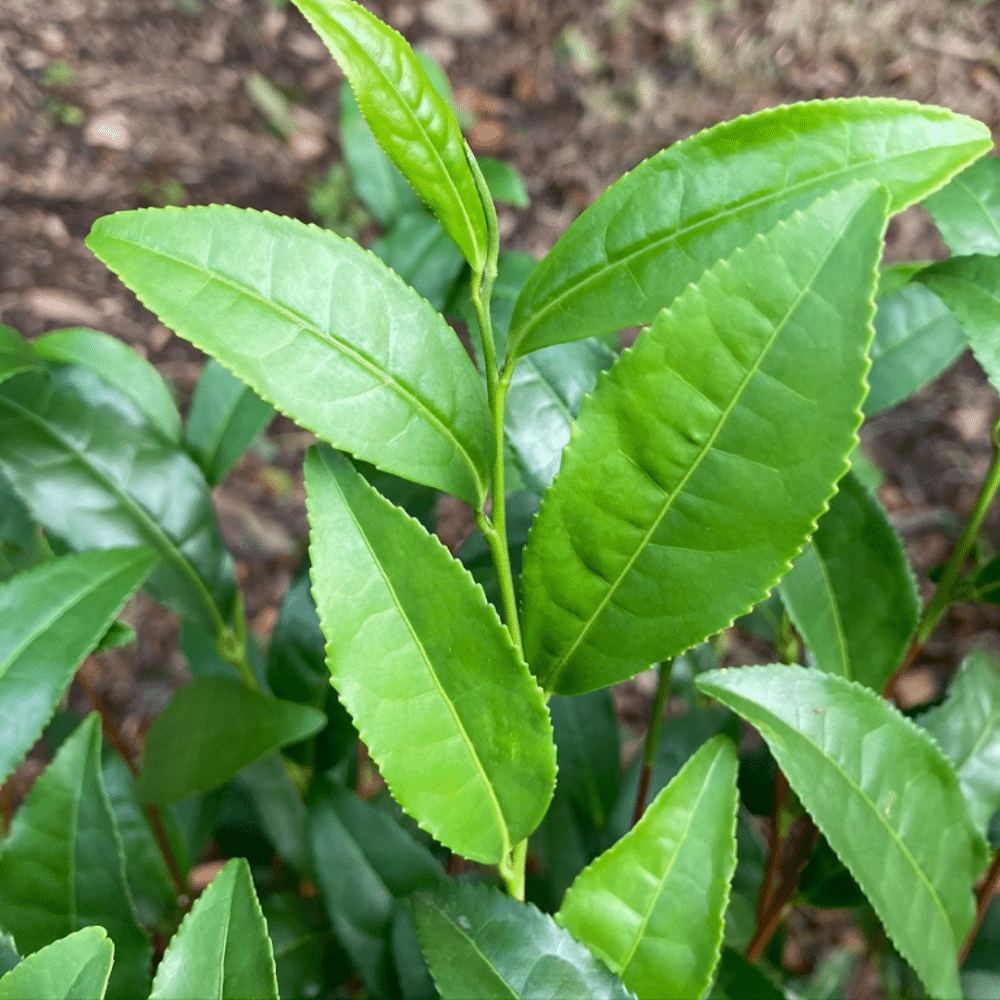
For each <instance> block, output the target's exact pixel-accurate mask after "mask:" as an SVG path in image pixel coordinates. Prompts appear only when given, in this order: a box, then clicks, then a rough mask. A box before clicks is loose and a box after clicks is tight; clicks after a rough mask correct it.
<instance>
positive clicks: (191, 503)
mask: <svg viewBox="0 0 1000 1000" xmlns="http://www.w3.org/2000/svg"><path fill="white" fill-rule="evenodd" d="M0 469H2V471H3V472H4V474H5V476H6V477H7V479H8V480H9V481H10V484H11V486H12V487H13V488H14V489H15V490H16V492H17V493H18V495H19V496H20V497H21V499H22V500H23V501H24V502H25V504H26V505H27V506H28V507H29V508H30V509H31V511H32V513H33V515H34V516H35V518H36V519H37V520H38V521H39V522H40V523H41V524H43V525H44V526H45V528H46V529H47V530H49V531H51V532H52V533H53V534H55V535H57V536H59V537H60V538H62V539H63V540H64V541H65V542H66V543H67V544H68V545H69V546H71V547H72V548H75V549H80V550H85V549H110V548H117V547H124V546H131V547H136V546H148V547H150V548H152V549H154V550H155V551H156V553H157V554H158V555H159V557H160V564H159V566H158V567H157V568H156V570H155V571H154V572H153V573H152V574H151V575H150V577H149V579H148V580H147V582H146V587H147V589H148V590H149V592H150V593H151V594H152V595H153V596H154V597H155V598H156V599H157V600H158V601H161V602H162V603H163V604H165V605H166V606H167V607H169V608H170V609H171V610H173V611H176V612H177V613H178V614H180V615H183V616H186V617H190V618H193V619H195V620H197V621H200V622H202V623H203V624H204V626H205V627H206V628H209V629H211V630H212V631H213V632H216V631H218V630H219V629H220V628H221V627H222V624H223V619H225V618H227V617H228V613H229V608H230V605H231V603H232V598H233V593H234V589H235V576H234V571H233V563H232V559H231V558H230V557H229V553H228V552H227V551H226V549H225V546H224V545H223V542H222V538H221V536H220V535H219V529H218V525H217V524H216V520H215V511H214V509H213V507H212V502H211V497H210V496H209V492H208V487H207V485H206V483H205V479H204V477H203V476H202V474H201V472H200V470H199V469H198V467H197V466H196V465H195V464H194V462H193V461H192V460H191V459H190V458H189V457H188V455H187V454H186V453H185V452H183V451H181V450H180V449H179V448H178V447H177V446H176V445H173V444H170V443H169V442H168V441H166V440H165V439H164V438H162V437H161V436H160V435H159V434H158V433H155V432H151V430H150V427H149V424H148V423H147V422H146V420H145V418H144V417H143V415H142V414H141V413H140V412H139V410H137V409H136V408H135V407H134V406H133V405H132V403H131V402H130V401H129V400H128V399H126V398H125V397H124V396H122V395H121V393H119V392H118V391H117V390H115V389H114V388H112V387H111V386H109V385H106V384H105V383H103V382H101V381H100V380H99V379H98V378H97V377H96V376H95V375H92V374H91V373H90V372H88V371H85V370H84V369H82V368H78V367H76V366H66V367H63V368H60V369H59V370H57V371H55V372H53V373H52V374H51V376H50V377H47V376H44V375H40V374H34V373H28V374H24V375H19V376H18V377H17V378H15V379H11V380H10V381H9V382H7V383H5V384H4V385H3V386H2V387H0Z"/></svg>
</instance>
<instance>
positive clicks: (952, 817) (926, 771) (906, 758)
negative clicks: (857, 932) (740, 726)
mask: <svg viewBox="0 0 1000 1000" xmlns="http://www.w3.org/2000/svg"><path fill="white" fill-rule="evenodd" d="M698 686H699V687H700V688H701V689H702V691H704V692H705V693H706V694H710V695H712V696H713V697H715V698H718V699H719V700H720V701H723V702H724V703H725V704H727V705H729V706H730V707H731V708H732V709H733V710H734V711H737V712H739V714H740V715H742V716H743V718H745V719H746V720H747V721H748V722H750V723H751V724H752V725H753V726H755V727H756V728H757V730H758V731H759V732H760V734H761V736H763V738H764V739H765V740H766V741H767V744H768V746H770V748H771V752H772V753H773V754H774V757H775V760H776V761H777V762H778V766H779V767H780V768H781V769H782V771H784V773H785V776H786V777H787V778H788V783H789V785H791V787H792V789H793V790H794V791H795V793H796V795H797V796H798V797H799V800H800V801H801V802H802V805H803V806H804V807H805V808H806V810H807V811H808V812H809V814H810V816H812V818H813V820H814V821H815V823H816V826H817V827H819V829H820V831H821V832H822V833H823V834H824V836H825V837H826V839H827V840H828V841H829V842H830V846H831V847H832V848H833V849H834V851H836V853H837V855H838V856H839V857H840V859H841V860H842V861H843V862H844V864H845V865H846V866H847V868H848V869H849V871H850V872H851V874H852V875H853V876H854V878H855V879H856V880H857V883H858V885H860V886H861V888H862V890H863V891H864V893H865V895H866V896H867V897H868V900H869V902H870V903H871V904H872V907H873V908H874V910H875V912H876V913H877V914H878V916H879V919H880V920H881V921H882V924H883V926H884V927H885V930H886V933H887V934H888V936H889V938H890V939H891V940H892V942H893V943H894V944H895V946H896V947H897V948H898V949H899V951H900V953H901V954H902V955H903V957H904V958H905V959H906V960H907V961H908V962H909V963H910V964H911V965H912V966H913V968H914V969H915V970H916V972H917V974H918V975H919V976H920V978H921V980H923V983H924V985H925V987H926V988H927V990H928V992H929V993H930V994H931V995H932V996H947V997H950V996H957V995H958V979H957V965H956V954H957V951H958V947H959V945H960V944H961V942H962V940H963V939H964V937H965V935H966V933H967V932H968V930H969V928H970V926H971V925H972V919H973V915H974V911H975V907H974V903H973V898H972V883H973V882H974V880H975V879H976V878H977V877H978V875H979V874H980V872H981V871H982V868H983V864H984V863H985V843H984V842H983V840H982V838H981V836H980V835H979V834H978V833H977V832H976V830H975V829H974V828H973V826H972V823H971V822H970V820H969V818H968V814H967V811H966V807H965V802H964V800H963V798H962V792H961V789H960V787H959V783H958V778H957V776H956V774H955V771H954V770H953V769H952V767H951V765H950V764H949V763H948V761H947V760H946V759H945V758H944V756H943V755H942V753H941V751H940V750H939V749H938V747H937V745H936V744H935V743H934V741H933V740H932V739H930V737H929V736H927V734H926V733H925V732H923V731H922V730H920V729H918V728H917V727H916V726H915V725H913V724H912V723H911V722H909V721H908V720H907V719H906V718H904V717H903V716H902V715H901V714H900V713H899V712H898V711H897V710H896V709H895V708H894V707H893V706H891V705H889V704H888V703H887V702H886V701H884V700H883V699H882V698H880V697H879V696H878V695H877V694H875V692H874V691H871V690H869V689H868V688H862V687H861V686H860V685H858V684H855V683H852V682H850V681H846V680H844V679H843V678H842V677H836V676H834V675H833V674H824V673H822V672H820V671H818V670H809V669H807V668H804V667H795V666H773V667H746V668H743V669H739V670H721V671H717V672H715V673H711V674H703V675H702V676H701V677H700V678H698ZM900 886H906V892H900Z"/></svg>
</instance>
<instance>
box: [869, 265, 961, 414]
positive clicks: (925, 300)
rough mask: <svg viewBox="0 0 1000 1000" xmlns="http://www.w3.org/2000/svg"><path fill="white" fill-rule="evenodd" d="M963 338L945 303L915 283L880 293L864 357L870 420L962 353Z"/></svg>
mask: <svg viewBox="0 0 1000 1000" xmlns="http://www.w3.org/2000/svg"><path fill="white" fill-rule="evenodd" d="M965 344H966V341H965V334H964V333H963V332H962V328H961V327H960V326H959V325H958V321H957V320H956V319H955V317H954V316H952V314H951V312H949V310H948V308H947V307H946V306H945V304H944V303H943V302H942V301H941V300H940V299H939V298H938V297H937V296H936V295H935V294H934V293H933V292H932V291H930V290H929V289H927V288H925V287H924V286H923V285H921V284H917V283H915V284H909V285H904V286H903V287H902V288H900V289H899V290H898V291H895V292H892V293H890V294H888V295H882V296H880V297H879V299H878V311H877V312H876V313H875V339H874V340H873V341H872V346H871V350H870V352H869V356H870V357H871V361H872V367H871V370H870V371H869V372H868V385H869V386H870V388H869V390H868V395H867V396H866V397H865V402H864V413H865V416H866V417H870V416H872V415H873V414H875V413H880V412H881V411H882V410H887V409H888V408H889V407H890V406H895V405H896V404H897V403H899V402H901V401H902V400H904V399H906V397H907V396H909V395H911V394H912V393H914V392H916V391H917V389H921V388H923V386H925V385H926V384H927V383H928V382H930V381H931V380H932V379H935V378H937V377H938V375H940V374H941V372H943V371H944V370H945V368H947V367H948V366H949V365H950V364H951V363H952V362H953V361H954V360H955V358H957V357H958V356H959V354H961V353H962V351H963V350H965Z"/></svg>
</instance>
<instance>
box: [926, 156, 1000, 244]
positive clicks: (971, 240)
mask: <svg viewBox="0 0 1000 1000" xmlns="http://www.w3.org/2000/svg"><path fill="white" fill-rule="evenodd" d="M924 208H926V209H927V211H928V212H930V213H931V218H933V219H934V222H935V223H936V224H937V227H938V229H939V230H940V232H941V237H942V238H943V239H944V241H945V243H947V244H948V249H949V250H950V251H951V252H952V253H953V254H956V255H965V254H973V253H982V254H987V255H989V256H991V257H993V256H996V255H997V254H1000V160H998V159H997V158H996V157H993V156H984V157H983V158H982V159H981V160H979V161H978V162H976V163H973V164H972V166H971V167H968V168H966V169H965V170H963V171H962V172H961V173H960V174H959V175H958V176H957V177H953V178H952V179H951V181H950V182H949V183H948V184H946V185H945V186H944V187H943V188H941V190H940V191H935V192H934V194H932V195H930V196H929V197H928V198H926V199H924Z"/></svg>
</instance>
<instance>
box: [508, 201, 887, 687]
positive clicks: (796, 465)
mask: <svg viewBox="0 0 1000 1000" xmlns="http://www.w3.org/2000/svg"><path fill="white" fill-rule="evenodd" d="M884 209H885V195H884V192H883V190H882V189H880V188H879V189H873V188H872V186H871V185H869V184H865V185H854V186H852V187H850V188H848V189H846V190H844V191H840V192H836V193H834V194H832V195H829V196H827V197H826V198H823V199H820V200H819V201H817V202H815V203H814V204H813V205H811V206H810V207H809V208H808V209H807V210H806V211H805V212H802V213H799V214H796V215H794V216H793V217H792V218H790V219H788V220H787V221H784V222H781V223H779V224H778V226H776V227H775V229H774V231H773V232H771V233H769V234H768V235H767V236H766V237H758V238H757V239H756V240H754V242H752V243H751V244H749V245H748V246H747V247H745V248H743V249H741V250H738V251H737V252H736V253H735V254H733V256H732V257H731V258H730V259H729V260H725V261H720V262H719V263H717V264H716V265H715V266H714V267H712V268H711V270H709V271H708V272H706V273H705V274H704V275H703V276H702V277H701V280H700V281H699V282H698V284H697V285H693V286H690V287H689V288H688V289H687V291H685V292H684V293H683V295H681V296H680V297H679V298H678V299H677V301H676V302H675V303H674V305H673V307H672V308H671V309H670V310H669V311H664V312H663V313H661V314H660V316H659V317H658V318H657V320H656V322H655V323H654V324H653V326H652V327H650V328H649V329H648V330H646V331H645V332H644V333H643V334H642V335H641V336H640V338H639V339H638V340H637V341H636V344H635V346H634V347H633V348H632V349H631V350H629V351H626V352H625V353H624V354H623V355H622V356H621V357H620V358H619V360H618V361H617V362H616V363H615V364H614V366H613V367H612V368H611V370H610V372H608V373H607V374H606V375H602V376H601V377H600V378H599V380H598V384H597V389H596V390H595V392H594V394H593V395H592V396H588V397H587V398H586V399H585V400H584V403H583V406H582V407H581V411H580V417H579V419H578V421H577V424H576V430H575V433H574V435H573V439H572V440H571V441H570V444H569V445H568V446H567V448H566V451H565V453H564V454H563V458H562V464H561V466H560V472H559V475H558V476H557V477H556V479H555V481H554V482H553V484H552V487H551V488H550V489H549V491H548V492H547V493H546V495H545V497H544V499H543V501H542V507H541V510H540V511H539V514H538V517H537V518H536V519H535V523H534V526H533V527H532V532H531V537H530V539H529V541H528V546H527V548H526V549H525V553H524V574H523V578H522V585H523V594H524V598H523V601H524V615H523V630H524V649H525V655H526V657H527V659H528V662H529V663H530V664H531V668H532V670H533V671H534V672H535V674H536V675H537V676H538V677H539V679H540V681H541V684H542V687H543V688H544V689H545V690H546V691H555V692H558V693H560V694H573V693H579V692H582V691H587V690H592V689H594V688H597V687H604V686H606V685H608V684H611V683H614V682H615V681H619V680H622V679H624V678H626V677H630V676H631V675H633V674H635V673H637V672H638V671H639V670H642V669H644V668H646V667H647V666H648V665H649V664H650V663H654V662H656V661H660V660H664V659H667V658H669V657H671V656H673V655H675V654H676V653H679V652H681V651H682V650H684V649H687V648H689V647H690V646H693V645H694V644H695V643H697V642H700V641H701V640H702V639H704V638H705V637H706V636H708V635H712V634H714V633H715V632H717V631H719V630H720V629H721V628H724V627H726V626H727V625H729V624H730V623H731V622H732V620H733V619H734V618H735V617H737V616H738V615H739V614H742V613H743V612H745V611H747V610H749V608H750V607H751V606H752V605H753V604H755V603H756V602H757V601H759V600H760V599H761V598H762V597H764V596H765V594H766V593H767V591H768V590H769V589H770V588H771V586H772V585H773V584H774V583H775V581H776V580H777V578H778V577H779V576H781V575H783V573H784V572H785V570H786V568H787V565H788V560H789V559H790V558H792V557H793V556H794V555H795V554H796V552H797V551H798V550H799V548H800V547H801V546H802V543H803V542H804V541H805V539H806V537H807V536H808V535H809V534H810V532H811V531H812V528H813V525H814V523H815V519H816V518H817V516H818V515H819V514H820V513H821V511H822V510H823V507H824V504H825V503H826V500H827V498H828V497H829V496H830V494H831V493H832V492H833V488H834V484H835V483H836V481H837V480H838V479H839V478H840V477H841V475H842V474H843V472H844V470H845V467H846V461H845V459H846V456H847V454H848V452H849V451H850V450H851V449H852V448H853V446H854V442H855V429H856V428H857V426H858V424H859V423H860V414H859V413H858V405H859V404H860V402H861V398H862V395H863V391H864V372H865V369H866V367H867V360H866V358H865V353H866V351H867V349H868V343H869V341H870V339H871V325H870V321H871V306H870V295H871V292H872V288H873V285H874V282H875V264H876V260H877V257H878V254H879V252H880V246H881V232H882V228H883V226H884V220H885V217H884V214H883V213H884ZM765 275H766V276H767V278H766V280H762V276H765ZM720 580H725V581H726V585H725V586H720V584H719V581H720Z"/></svg>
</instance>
